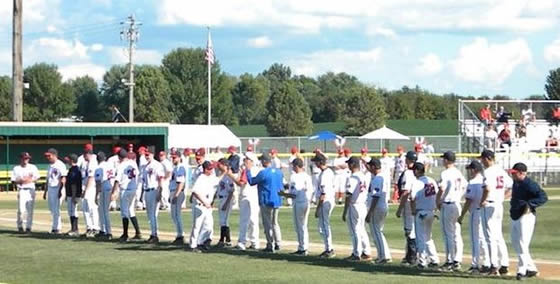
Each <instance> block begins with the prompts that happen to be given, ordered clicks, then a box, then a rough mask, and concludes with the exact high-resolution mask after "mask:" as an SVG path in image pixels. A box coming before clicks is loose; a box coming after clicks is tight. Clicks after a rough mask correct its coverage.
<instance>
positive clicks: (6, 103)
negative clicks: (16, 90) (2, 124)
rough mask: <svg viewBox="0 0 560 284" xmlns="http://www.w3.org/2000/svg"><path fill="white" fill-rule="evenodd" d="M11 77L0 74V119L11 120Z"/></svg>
mask: <svg viewBox="0 0 560 284" xmlns="http://www.w3.org/2000/svg"><path fill="white" fill-rule="evenodd" d="M11 114H12V79H11V78H10V77H8V76H0V121H9V120H12V116H11Z"/></svg>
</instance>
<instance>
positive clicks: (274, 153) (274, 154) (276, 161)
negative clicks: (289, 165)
mask: <svg viewBox="0 0 560 284" xmlns="http://www.w3.org/2000/svg"><path fill="white" fill-rule="evenodd" d="M269 154H270V158H271V160H272V164H271V165H270V167H272V168H275V169H281V168H282V167H283V165H282V161H280V158H278V150H276V148H272V149H270V152H269Z"/></svg>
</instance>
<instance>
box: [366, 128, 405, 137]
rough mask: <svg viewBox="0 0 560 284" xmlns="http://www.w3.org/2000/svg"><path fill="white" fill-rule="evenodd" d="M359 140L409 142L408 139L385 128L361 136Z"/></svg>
mask: <svg viewBox="0 0 560 284" xmlns="http://www.w3.org/2000/svg"><path fill="white" fill-rule="evenodd" d="M360 139H387V140H410V138H408V137H406V136H404V135H402V134H400V133H398V132H396V131H395V130H392V129H390V128H387V127H386V126H383V127H381V128H379V129H377V130H374V131H372V132H370V133H368V134H366V135H363V136H361V137H360Z"/></svg>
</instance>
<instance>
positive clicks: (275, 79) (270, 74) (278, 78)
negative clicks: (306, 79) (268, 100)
mask: <svg viewBox="0 0 560 284" xmlns="http://www.w3.org/2000/svg"><path fill="white" fill-rule="evenodd" d="M262 75H263V76H264V77H265V78H266V79H268V81H269V82H270V88H271V89H275V88H277V87H280V86H281V85H282V83H284V82H286V81H288V80H290V79H292V70H291V69H290V67H288V66H285V65H282V64H279V63H274V64H272V65H271V66H270V67H269V68H268V69H267V70H265V71H263V72H262Z"/></svg>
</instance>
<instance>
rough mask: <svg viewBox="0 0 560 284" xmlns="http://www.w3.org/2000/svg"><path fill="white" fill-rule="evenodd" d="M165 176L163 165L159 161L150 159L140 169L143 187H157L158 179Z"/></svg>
mask: <svg viewBox="0 0 560 284" xmlns="http://www.w3.org/2000/svg"><path fill="white" fill-rule="evenodd" d="M164 176H165V173H164V171H163V166H162V165H161V163H160V162H158V161H156V160H152V161H151V162H149V163H148V164H146V166H145V167H144V170H143V171H142V186H143V188H144V189H150V188H157V187H158V186H159V183H158V181H159V180H160V179H162V178H163V177H164Z"/></svg>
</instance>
